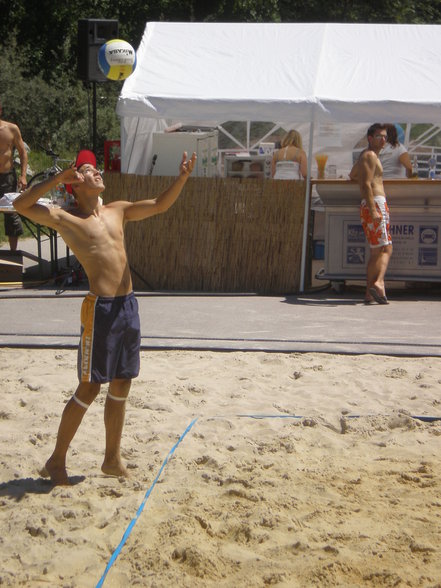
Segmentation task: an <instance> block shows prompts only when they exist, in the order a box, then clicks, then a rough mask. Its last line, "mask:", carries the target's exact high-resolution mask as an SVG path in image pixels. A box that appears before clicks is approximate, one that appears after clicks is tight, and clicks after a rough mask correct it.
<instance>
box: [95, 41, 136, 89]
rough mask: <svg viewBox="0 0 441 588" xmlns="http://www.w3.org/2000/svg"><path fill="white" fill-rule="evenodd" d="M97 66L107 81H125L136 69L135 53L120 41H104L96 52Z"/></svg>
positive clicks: (128, 44) (129, 46)
mask: <svg viewBox="0 0 441 588" xmlns="http://www.w3.org/2000/svg"><path fill="white" fill-rule="evenodd" d="M98 65H99V67H100V70H101V71H102V72H103V74H104V75H105V76H106V78H108V79H109V80H125V79H126V78H128V77H129V75H130V74H132V73H133V71H134V69H135V67H136V52H135V50H134V49H133V47H132V46H131V45H130V43H127V41H123V40H122V39H112V40H111V41H106V43H104V45H101V47H100V50H99V52H98Z"/></svg>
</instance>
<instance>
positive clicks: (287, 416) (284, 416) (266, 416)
mask: <svg viewBox="0 0 441 588" xmlns="http://www.w3.org/2000/svg"><path fill="white" fill-rule="evenodd" d="M231 416H233V417H239V418H251V419H302V418H304V416H303V415H295V414H235V415H231ZM362 416H364V415H359V414H353V415H346V418H350V419H358V418H361V417H362ZM366 416H377V415H366ZM409 416H410V418H413V419H417V420H421V421H424V422H429V423H431V422H435V421H441V417H438V416H424V415H421V416H418V415H409ZM198 418H199V417H196V418H194V419H193V420H192V421H191V423H190V424H189V425H188V426H187V428H186V429H185V431H184V432H183V433H182V435H181V436H180V437H179V439H178V440H177V441H176V443H175V444H174V445H173V447H172V448H171V449H170V451H169V452H168V454H167V456H166V458H165V459H164V461H163V462H162V465H161V467H160V469H159V472H158V473H157V475H156V478H155V479H154V480H153V482H152V484H151V486H150V487H149V488H148V490H147V491H146V493H145V495H144V498H143V500H142V502H141V504H140V505H139V507H138V510H137V511H136V515H135V517H134V518H133V519H132V520H131V521H130V523H129V525H128V527H127V529H126V531H125V533H124V535H123V536H122V539H121V541H120V542H119V545H118V547H117V548H116V549H115V551H114V552H113V553H112V555H111V557H110V560H109V562H108V564H107V566H106V569H105V570H104V573H103V575H102V576H101V578H100V580H99V582H98V584H97V585H96V588H102V586H103V584H104V580H105V579H106V576H107V574H108V572H109V570H110V568H111V567H112V566H113V564H114V563H115V561H116V559H117V557H118V555H119V554H120V553H121V550H122V548H123V547H124V545H125V543H126V541H127V539H128V538H129V536H130V533H131V532H132V530H133V527H134V526H135V525H136V523H137V521H138V519H139V517H140V516H141V513H142V511H143V510H144V507H145V504H146V502H147V500H148V498H149V496H150V494H151V493H152V491H153V488H154V487H155V486H156V483H157V482H158V480H159V478H160V477H161V474H162V472H163V471H164V469H165V467H166V465H167V464H168V462H169V460H170V458H171V457H172V456H173V454H174V452H175V451H176V449H177V448H178V446H179V445H180V444H181V442H182V441H183V440H184V437H185V436H186V435H187V434H188V433H189V432H190V431H191V429H192V428H193V426H194V425H195V424H196V422H197V420H198ZM218 418H225V417H218Z"/></svg>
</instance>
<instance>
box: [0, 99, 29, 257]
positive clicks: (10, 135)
mask: <svg viewBox="0 0 441 588" xmlns="http://www.w3.org/2000/svg"><path fill="white" fill-rule="evenodd" d="M15 149H17V151H18V156H19V158H20V166H21V173H20V176H19V178H18V180H17V175H16V173H15V169H14V150H15ZM27 167H28V154H27V152H26V147H25V144H24V142H23V139H22V138H21V133H20V129H19V128H18V126H17V125H14V124H13V123H10V122H6V121H5V120H2V105H1V103H0V198H1V197H2V196H4V194H7V193H8V192H17V190H22V189H25V188H26V186H27V181H26V170H27ZM4 217H5V234H6V235H7V236H8V238H9V247H10V248H11V251H15V250H16V249H17V244H18V238H19V236H20V235H22V234H23V226H22V224H21V219H20V217H19V215H18V214H17V213H16V212H5V213H4Z"/></svg>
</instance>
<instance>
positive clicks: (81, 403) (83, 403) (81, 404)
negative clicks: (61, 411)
mask: <svg viewBox="0 0 441 588" xmlns="http://www.w3.org/2000/svg"><path fill="white" fill-rule="evenodd" d="M72 398H73V399H74V400H75V402H76V403H77V404H79V405H80V406H81V407H82V408H85V409H86V410H87V409H88V408H89V405H88V404H86V403H85V402H83V401H82V400H80V399H79V398H77V395H76V394H74V395H73V396H72Z"/></svg>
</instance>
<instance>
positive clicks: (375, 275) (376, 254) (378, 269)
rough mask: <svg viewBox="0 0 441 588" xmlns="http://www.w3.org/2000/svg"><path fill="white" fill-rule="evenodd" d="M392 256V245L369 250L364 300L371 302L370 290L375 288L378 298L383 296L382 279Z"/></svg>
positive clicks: (384, 292) (384, 293)
mask: <svg viewBox="0 0 441 588" xmlns="http://www.w3.org/2000/svg"><path fill="white" fill-rule="evenodd" d="M391 255H392V245H385V246H384V247H378V249H371V253H370V258H369V261H368V266H367V279H366V300H372V295H371V294H370V293H369V289H370V288H375V289H376V290H377V292H378V294H379V295H380V296H385V295H386V291H385V288H384V278H385V275H386V271H387V267H388V265H389V261H390V258H391Z"/></svg>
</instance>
